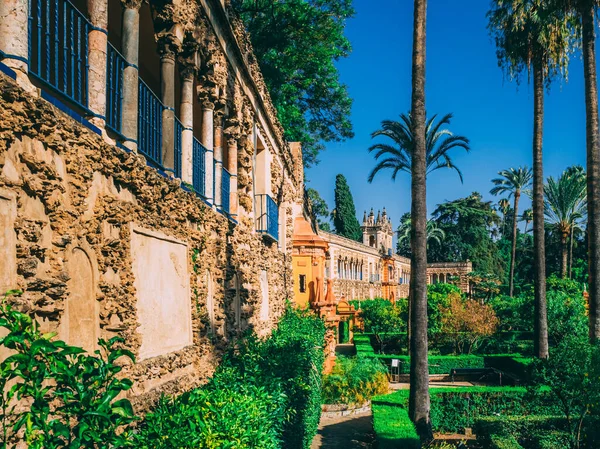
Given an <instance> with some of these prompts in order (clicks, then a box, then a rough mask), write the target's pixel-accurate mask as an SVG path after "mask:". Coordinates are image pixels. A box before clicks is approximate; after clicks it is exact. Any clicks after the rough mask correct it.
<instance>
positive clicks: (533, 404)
mask: <svg viewBox="0 0 600 449" xmlns="http://www.w3.org/2000/svg"><path fill="white" fill-rule="evenodd" d="M429 392H430V396H431V422H432V426H433V429H434V431H436V432H443V433H455V432H460V431H462V430H463V429H464V428H465V427H473V425H474V424H475V422H476V421H477V420H478V419H480V418H481V417H485V416H489V415H505V416H518V415H530V414H539V413H546V414H547V413H552V414H559V413H560V408H559V406H558V404H556V402H555V401H554V400H553V399H552V398H551V397H550V395H549V394H548V395H547V396H546V395H542V397H541V399H540V398H539V396H536V397H532V396H530V394H529V393H528V391H527V389H525V388H522V387H471V388H458V389H457V388H435V389H430V390H429ZM408 396H409V392H408V390H400V391H397V392H395V393H392V394H389V395H385V396H378V397H376V398H374V399H373V402H372V403H373V406H372V408H373V422H374V423H376V422H378V421H379V422H382V423H383V424H381V425H379V426H378V427H376V428H375V433H378V431H380V430H383V431H384V432H385V440H386V441H388V442H389V441H391V442H393V441H394V438H395V439H396V440H397V441H399V440H400V439H402V438H405V434H406V430H405V425H404V423H403V424H402V425H401V426H400V427H399V430H398V432H397V433H395V434H394V433H393V432H394V429H395V428H394V427H393V426H391V425H390V424H387V420H388V418H387V417H388V416H390V417H393V416H395V417H396V418H395V419H396V420H400V419H401V418H399V417H403V416H404V414H405V413H406V410H407V409H408ZM378 415H380V416H378ZM390 419H392V418H390ZM516 419H518V418H516ZM409 422H410V421H409ZM413 430H414V429H413ZM394 435H395V436H394ZM377 438H378V441H379V438H380V436H379V435H377ZM391 444H392V443H390V445H389V446H388V447H394V446H393V445H391ZM395 444H398V442H396V443H395ZM400 447H402V446H400Z"/></svg>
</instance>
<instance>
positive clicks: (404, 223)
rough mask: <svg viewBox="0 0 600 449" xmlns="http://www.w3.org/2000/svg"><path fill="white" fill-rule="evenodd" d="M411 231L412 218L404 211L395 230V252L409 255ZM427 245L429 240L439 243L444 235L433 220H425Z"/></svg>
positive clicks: (405, 255) (404, 255)
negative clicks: (396, 241) (396, 238)
mask: <svg viewBox="0 0 600 449" xmlns="http://www.w3.org/2000/svg"><path fill="white" fill-rule="evenodd" d="M411 231H412V220H411V218H410V212H406V213H405V214H404V215H402V217H401V218H400V225H399V226H398V229H397V230H396V232H397V234H398V243H397V244H396V253H397V254H398V255H400V256H403V257H408V258H410V257H411V254H412V253H411V250H410V239H411ZM426 231H427V247H428V248H429V242H438V243H441V242H442V240H444V238H445V237H446V234H445V233H444V231H442V230H441V229H440V228H438V226H437V223H436V222H435V221H433V220H427V226H426Z"/></svg>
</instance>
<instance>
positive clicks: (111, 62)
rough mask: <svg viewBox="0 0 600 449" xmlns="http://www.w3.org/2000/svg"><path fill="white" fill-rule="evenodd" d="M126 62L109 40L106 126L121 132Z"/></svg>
mask: <svg viewBox="0 0 600 449" xmlns="http://www.w3.org/2000/svg"><path fill="white" fill-rule="evenodd" d="M126 66H127V62H126V61H125V58H124V57H123V55H121V53H119V52H118V51H117V50H116V49H115V47H113V46H112V45H111V44H110V42H109V43H108V47H107V52H106V126H107V127H108V128H109V129H110V130H111V131H113V132H116V133H118V134H121V131H122V127H121V126H122V123H123V122H122V118H123V117H122V114H123V70H124V69H125V67H126Z"/></svg>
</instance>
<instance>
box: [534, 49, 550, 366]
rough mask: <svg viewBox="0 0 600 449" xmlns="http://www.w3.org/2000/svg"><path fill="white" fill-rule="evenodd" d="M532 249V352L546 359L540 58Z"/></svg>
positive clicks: (536, 91)
mask: <svg viewBox="0 0 600 449" xmlns="http://www.w3.org/2000/svg"><path fill="white" fill-rule="evenodd" d="M533 72H534V73H533V90H534V105H533V248H534V259H533V260H534V267H535V281H534V291H535V323H534V332H535V335H534V338H535V340H534V352H535V355H536V356H537V357H539V358H542V359H546V358H548V319H547V311H546V252H545V248H544V167H543V158H542V142H543V133H544V69H543V64H542V60H541V57H538V58H536V60H535V61H534V64H533Z"/></svg>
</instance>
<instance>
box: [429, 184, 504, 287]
mask: <svg viewBox="0 0 600 449" xmlns="http://www.w3.org/2000/svg"><path fill="white" fill-rule="evenodd" d="M432 220H433V221H434V222H435V223H437V227H438V228H439V229H441V230H442V231H444V234H445V235H446V237H445V238H444V240H443V241H442V242H441V243H439V244H438V242H431V243H430V253H429V260H430V261H431V262H447V261H450V262H460V261H465V260H471V261H472V262H473V268H474V269H475V270H478V271H482V272H485V273H494V274H496V275H497V276H499V277H501V276H502V274H503V266H502V260H501V258H500V255H499V253H498V248H497V245H496V243H495V242H494V240H493V239H492V233H493V231H494V229H495V227H496V226H498V224H499V223H500V217H498V214H497V213H496V211H495V210H494V209H493V208H492V204H491V202H489V201H483V200H482V197H481V194H479V193H477V192H473V193H472V194H471V195H469V196H468V197H466V198H459V199H457V200H454V201H449V202H446V203H442V204H439V205H438V206H437V208H436V209H435V210H434V211H433V213H432Z"/></svg>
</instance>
